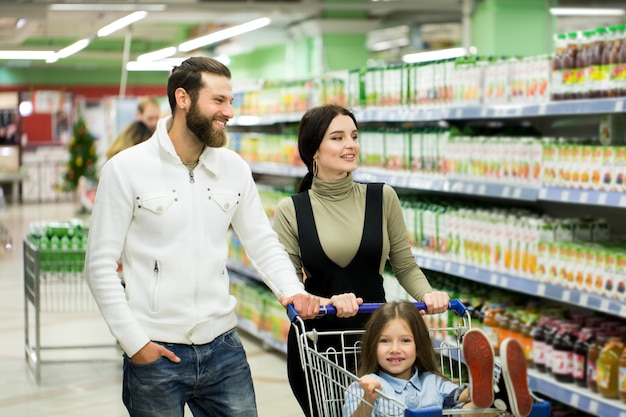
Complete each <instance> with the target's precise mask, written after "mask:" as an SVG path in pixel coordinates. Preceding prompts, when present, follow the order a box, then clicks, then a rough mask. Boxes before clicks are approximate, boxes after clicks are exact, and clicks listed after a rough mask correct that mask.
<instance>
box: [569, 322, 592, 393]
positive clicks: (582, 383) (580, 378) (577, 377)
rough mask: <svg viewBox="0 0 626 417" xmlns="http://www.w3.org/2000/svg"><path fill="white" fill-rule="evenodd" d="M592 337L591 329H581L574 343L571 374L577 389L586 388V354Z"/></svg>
mask: <svg viewBox="0 0 626 417" xmlns="http://www.w3.org/2000/svg"><path fill="white" fill-rule="evenodd" d="M593 337H594V336H593V329H592V328H591V327H583V328H582V329H580V332H579V333H578V340H576V343H574V355H573V357H572V365H573V366H572V374H573V377H574V382H575V383H576V385H578V386H579V387H585V388H586V387H587V353H588V352H589V345H590V344H591V342H592V341H593Z"/></svg>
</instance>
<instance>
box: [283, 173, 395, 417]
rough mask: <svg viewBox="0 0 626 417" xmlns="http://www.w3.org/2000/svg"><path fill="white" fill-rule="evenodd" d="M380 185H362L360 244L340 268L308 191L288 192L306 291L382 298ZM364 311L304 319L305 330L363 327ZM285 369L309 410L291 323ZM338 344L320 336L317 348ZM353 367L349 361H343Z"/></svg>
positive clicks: (370, 300) (373, 300)
mask: <svg viewBox="0 0 626 417" xmlns="http://www.w3.org/2000/svg"><path fill="white" fill-rule="evenodd" d="M382 189H383V184H382V183H371V184H368V185H367V193H366V197H365V220H364V224H363V235H362V237H361V243H360V245H359V249H358V251H357V253H356V254H355V256H354V258H353V259H352V260H351V261H350V263H349V264H348V265H347V266H345V267H341V266H339V265H337V264H336V263H335V262H333V261H332V260H330V259H329V258H328V256H327V255H326V253H325V252H324V249H323V248H322V245H321V243H320V239H319V235H318V232H317V226H316V224H315V219H314V217H313V209H312V207H311V200H310V199H309V193H308V191H305V192H302V193H299V194H296V195H294V196H292V200H293V202H294V206H295V209H296V220H297V222H298V243H299V246H300V253H301V257H302V263H303V265H304V268H305V269H306V271H307V272H308V274H309V276H307V278H306V280H305V281H304V288H305V289H306V290H307V291H308V292H309V293H311V294H315V295H318V296H322V297H327V298H330V297H331V296H333V295H337V294H343V293H347V292H352V293H354V294H355V295H356V296H357V297H362V298H363V301H364V302H366V303H384V302H385V292H384V289H383V277H382V276H381V275H380V273H379V268H380V257H381V253H382V248H383V235H382V229H383V195H382ZM368 318H369V314H359V315H357V316H355V317H351V318H337V317H335V316H324V317H321V318H317V319H313V320H306V321H305V325H306V328H307V329H312V328H315V329H316V330H320V331H324V330H348V329H363V327H364V325H365V322H366V321H367V319H368ZM287 343H288V346H287V348H288V355H287V370H288V374H289V382H290V384H291V388H292V390H293V392H294V395H295V396H296V398H297V399H298V402H299V403H300V405H301V407H302V409H303V410H304V411H305V413H306V414H307V416H308V415H309V401H308V396H307V389H306V381H305V375H304V372H303V370H302V366H301V362H300V356H299V352H298V345H297V337H296V334H295V331H294V327H293V326H292V328H291V330H290V332H289V338H288V342H287ZM333 345H336V346H338V345H339V341H338V339H337V340H332V339H329V338H324V339H322V340H320V343H319V344H318V346H319V349H320V350H322V349H323V350H325V349H326V348H327V347H330V346H333ZM348 367H351V368H352V369H349V370H350V371H351V372H355V371H356V370H355V369H354V367H353V366H348Z"/></svg>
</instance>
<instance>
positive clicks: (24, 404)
mask: <svg viewBox="0 0 626 417" xmlns="http://www.w3.org/2000/svg"><path fill="white" fill-rule="evenodd" d="M72 217H76V207H75V206H74V205H73V204H71V203H55V204H43V205H36V204H25V205H7V206H5V207H4V208H2V209H0V222H2V223H3V224H4V225H5V226H6V227H7V228H8V230H9V233H10V235H11V236H12V238H13V248H12V249H10V250H5V249H2V248H1V247H0V340H1V341H2V343H0V375H1V377H0V417H9V416H11V417H31V416H43V415H45V416H47V417H61V416H62V417H85V416H94V417H100V416H107V417H122V416H127V415H128V414H127V413H126V410H125V408H124V406H123V405H122V403H121V384H120V380H121V361H120V360H119V352H118V351H117V350H116V349H114V348H108V349H103V350H95V349H89V350H87V349H79V350H76V351H71V350H67V349H64V350H59V351H48V352H46V353H48V354H49V355H48V356H43V358H44V359H62V360H63V359H70V358H71V359H75V358H84V357H86V356H88V357H91V358H96V359H107V360H106V361H98V362H73V363H44V364H43V365H42V370H41V382H40V383H39V384H37V383H36V382H35V379H34V377H33V373H32V372H31V371H30V369H29V367H28V366H27V364H26V360H25V353H24V352H25V349H24V347H25V338H24V328H25V326H24V322H25V318H24V284H23V259H22V257H23V256H22V255H23V253H22V252H23V250H22V242H23V238H24V236H26V233H27V231H28V224H29V223H31V222H33V221H42V220H50V221H54V220H57V221H66V220H69V219H70V218H72ZM87 220H88V219H85V221H87ZM33 313H34V311H32V310H31V312H30V314H31V318H32V315H33ZM29 328H30V329H31V330H33V331H34V329H36V326H35V325H34V323H32V324H30V325H29ZM39 328H40V329H41V333H42V335H41V340H42V345H44V346H52V345H55V344H56V345H65V346H67V345H81V344H82V345H85V344H87V345H94V344H100V343H104V344H109V345H113V343H114V342H113V339H112V338H111V336H110V335H109V333H108V330H107V329H106V326H105V325H104V322H103V321H102V319H101V317H100V316H99V314H98V313H96V312H93V313H91V312H85V311H84V310H81V311H79V312H70V313H49V314H42V318H41V325H40V326H39ZM32 337H33V336H31V340H32ZM242 337H243V339H244V342H245V345H246V351H247V353H248V359H249V362H250V366H251V368H252V375H253V379H254V384H255V390H256V395H257V403H258V410H259V417H270V416H271V417H301V416H302V415H303V414H302V412H301V411H300V409H299V407H298V405H297V402H296V400H295V399H294V397H293V395H292V394H291V391H290V389H289V385H288V382H287V377H286V366H285V356H284V354H282V353H280V352H276V351H273V350H271V349H270V350H267V349H265V348H263V347H262V346H261V345H260V344H259V343H257V342H256V341H255V339H253V338H251V337H246V335H245V334H243V333H242ZM31 344H32V342H31ZM89 355H91V356H89ZM186 415H189V416H191V413H190V412H187V414H186Z"/></svg>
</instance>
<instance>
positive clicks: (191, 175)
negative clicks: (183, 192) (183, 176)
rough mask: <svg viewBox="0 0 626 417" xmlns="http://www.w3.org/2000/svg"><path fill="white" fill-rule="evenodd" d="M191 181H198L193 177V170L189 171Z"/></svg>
mask: <svg viewBox="0 0 626 417" xmlns="http://www.w3.org/2000/svg"><path fill="white" fill-rule="evenodd" d="M189 182H190V183H191V184H193V183H194V182H196V181H195V180H194V178H193V171H189Z"/></svg>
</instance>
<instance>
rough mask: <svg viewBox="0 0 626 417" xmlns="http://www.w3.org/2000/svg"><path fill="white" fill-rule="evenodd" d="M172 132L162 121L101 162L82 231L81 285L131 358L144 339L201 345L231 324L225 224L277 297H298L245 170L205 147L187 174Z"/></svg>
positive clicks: (225, 153)
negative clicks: (143, 138) (85, 231)
mask: <svg viewBox="0 0 626 417" xmlns="http://www.w3.org/2000/svg"><path fill="white" fill-rule="evenodd" d="M170 124H171V118H166V119H162V120H160V121H159V124H158V126H157V129H156V132H155V133H154V135H153V136H152V137H151V138H150V139H148V140H147V141H145V142H143V143H140V144H138V145H135V146H133V147H131V148H128V149H127V150H125V151H123V152H120V153H119V154H117V155H116V156H115V157H113V158H112V159H111V160H109V161H107V162H106V163H105V165H104V167H103V169H102V172H101V176H100V181H99V184H98V189H97V193H96V200H95V205H94V209H93V212H92V217H91V221H90V225H89V243H88V246H87V256H86V261H85V272H86V277H87V282H88V284H89V287H90V289H91V291H92V293H93V295H94V297H95V299H96V301H97V303H98V306H99V308H100V310H101V312H102V315H103V317H104V319H105V321H106V323H107V324H108V326H109V328H110V330H111V333H112V334H113V335H114V336H115V338H116V339H117V340H118V341H119V343H120V345H121V347H122V348H123V349H124V351H125V352H126V354H127V355H129V356H133V355H134V354H135V353H136V352H137V351H139V350H140V349H141V348H142V347H143V346H145V345H146V344H147V343H148V342H149V341H160V342H169V343H182V344H204V343H208V342H210V341H212V340H213V339H214V338H216V337H217V336H219V335H220V334H222V333H224V332H226V331H228V330H230V329H232V328H234V327H235V326H236V325H237V318H236V316H235V313H234V307H235V304H236V299H235V297H234V296H232V295H231V294H230V291H229V289H230V283H229V277H228V271H227V270H226V259H227V255H228V229H229V227H230V226H231V225H232V228H233V230H234V231H235V232H236V233H237V235H238V237H239V239H240V241H241V242H242V244H243V246H244V248H245V249H246V253H247V255H248V256H249V257H250V259H251V260H252V262H253V264H254V265H255V266H256V267H257V269H258V270H259V272H260V274H261V276H263V278H264V280H265V283H266V284H267V285H268V287H269V288H270V289H271V290H272V291H273V292H274V294H275V295H276V296H278V295H281V294H282V295H286V296H291V295H294V294H297V293H305V291H304V288H303V286H302V284H301V283H300V281H299V280H298V278H297V276H296V274H295V270H294V267H293V265H292V263H291V261H290V260H289V257H288V256H287V253H286V252H285V249H284V247H283V246H282V245H281V244H280V242H279V241H278V237H277V235H276V233H275V232H274V231H273V229H272V227H271V224H270V221H269V219H268V218H267V216H266V214H265V212H264V211H263V207H262V205H261V201H260V198H259V194H258V191H257V188H256V185H255V183H254V180H253V178H252V173H251V171H250V168H249V166H248V164H247V163H246V162H245V161H244V160H243V159H242V158H241V157H240V156H239V155H238V154H236V153H235V152H233V151H231V150H229V149H225V148H207V149H205V150H204V151H203V153H202V155H201V156H200V163H199V164H198V166H197V167H196V168H195V169H194V170H193V173H190V172H189V170H188V169H187V168H186V167H185V166H184V165H183V164H182V162H181V160H180V158H179V157H178V155H177V154H176V152H175V150H174V146H173V144H172V141H171V139H170V137H169V135H168V130H169V126H170ZM120 258H121V260H122V265H123V271H124V272H123V274H124V282H125V288H123V287H122V285H121V283H120V279H119V276H118V274H117V261H118V260H119V259H120Z"/></svg>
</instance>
